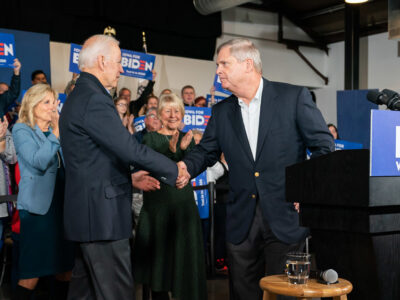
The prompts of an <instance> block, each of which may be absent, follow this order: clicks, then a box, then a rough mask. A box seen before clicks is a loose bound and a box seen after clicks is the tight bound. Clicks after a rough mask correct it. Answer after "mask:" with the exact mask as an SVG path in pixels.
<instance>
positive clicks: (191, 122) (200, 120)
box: [182, 106, 211, 132]
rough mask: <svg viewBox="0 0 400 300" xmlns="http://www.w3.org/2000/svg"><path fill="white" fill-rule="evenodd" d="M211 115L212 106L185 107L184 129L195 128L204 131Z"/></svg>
mask: <svg viewBox="0 0 400 300" xmlns="http://www.w3.org/2000/svg"><path fill="white" fill-rule="evenodd" d="M210 117H211V108H208V107H194V106H187V107H185V116H184V117H183V123H185V127H184V128H183V129H182V131H185V132H187V131H189V130H193V129H197V130H200V131H201V132H204V130H205V129H206V126H207V124H208V120H210Z"/></svg>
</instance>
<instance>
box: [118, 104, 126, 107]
mask: <svg viewBox="0 0 400 300" xmlns="http://www.w3.org/2000/svg"><path fill="white" fill-rule="evenodd" d="M117 105H118V106H125V107H126V106H128V104H126V103H118V104H117Z"/></svg>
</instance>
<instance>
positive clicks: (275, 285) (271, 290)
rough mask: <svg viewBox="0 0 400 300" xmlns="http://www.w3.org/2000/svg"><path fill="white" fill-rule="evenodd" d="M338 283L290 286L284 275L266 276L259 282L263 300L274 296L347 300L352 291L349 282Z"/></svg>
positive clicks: (314, 282)
mask: <svg viewBox="0 0 400 300" xmlns="http://www.w3.org/2000/svg"><path fill="white" fill-rule="evenodd" d="M338 281H339V282H338V283H334V284H330V285H326V284H321V283H318V282H317V280H315V279H309V280H308V282H307V283H306V284H299V285H297V284H290V283H289V282H288V278H287V276H286V275H273V276H267V277H264V278H262V279H261V280H260V287H261V289H262V290H263V291H264V297H263V300H275V299H276V295H284V296H292V297H297V298H298V299H301V300H305V299H311V298H323V297H333V300H347V294H348V293H350V292H351V291H352V289H353V285H352V284H351V283H350V281H347V280H345V279H341V278H339V280H338Z"/></svg>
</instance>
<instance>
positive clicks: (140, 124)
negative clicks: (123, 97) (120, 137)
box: [133, 116, 146, 132]
mask: <svg viewBox="0 0 400 300" xmlns="http://www.w3.org/2000/svg"><path fill="white" fill-rule="evenodd" d="M144 118H145V116H141V117H137V118H135V120H134V121H133V126H134V127H135V131H136V132H138V131H142V130H143V129H145V128H146V124H144Z"/></svg>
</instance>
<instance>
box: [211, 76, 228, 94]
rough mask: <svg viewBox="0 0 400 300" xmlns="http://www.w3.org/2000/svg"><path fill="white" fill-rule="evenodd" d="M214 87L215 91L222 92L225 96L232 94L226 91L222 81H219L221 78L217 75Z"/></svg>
mask: <svg viewBox="0 0 400 300" xmlns="http://www.w3.org/2000/svg"><path fill="white" fill-rule="evenodd" d="M214 86H215V91H217V92H221V93H223V94H227V95H231V94H232V93H231V92H230V91H228V90H226V89H224V88H223V87H222V85H221V80H219V76H218V75H217V74H215V77H214Z"/></svg>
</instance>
